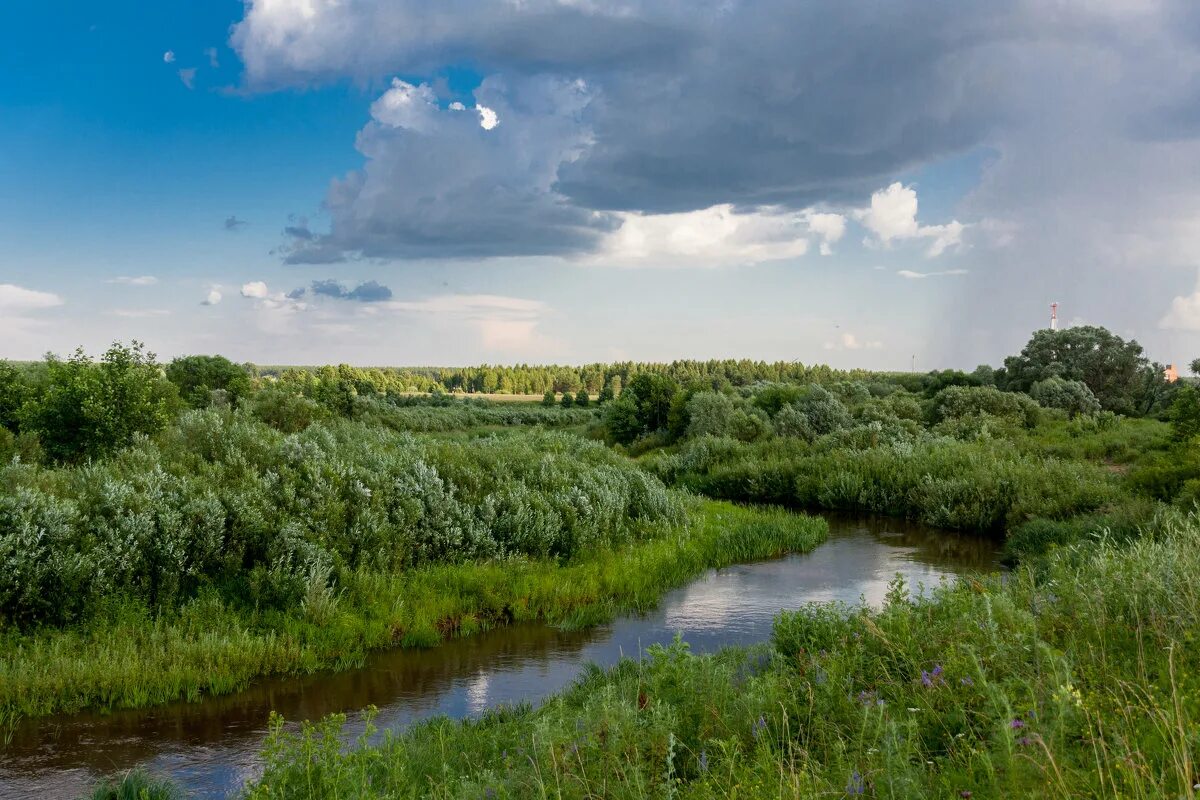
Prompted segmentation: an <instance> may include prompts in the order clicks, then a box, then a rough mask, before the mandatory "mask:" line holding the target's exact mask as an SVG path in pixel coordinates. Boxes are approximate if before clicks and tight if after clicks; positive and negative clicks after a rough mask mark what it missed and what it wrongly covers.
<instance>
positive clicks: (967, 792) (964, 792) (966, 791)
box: [958, 789, 971, 800]
mask: <svg viewBox="0 0 1200 800" xmlns="http://www.w3.org/2000/svg"><path fill="white" fill-rule="evenodd" d="M958 796H959V797H961V798H963V800H970V797H971V790H970V789H963V790H962V791H961V792H959V793H958Z"/></svg>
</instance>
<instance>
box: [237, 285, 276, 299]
mask: <svg viewBox="0 0 1200 800" xmlns="http://www.w3.org/2000/svg"><path fill="white" fill-rule="evenodd" d="M268 294H270V292H269V290H268V289H267V284H266V283H264V282H263V281H250V282H249V283H243V284H242V297H249V298H251V299H254V300H262V299H264V298H265V297H266V296H267V295H268Z"/></svg>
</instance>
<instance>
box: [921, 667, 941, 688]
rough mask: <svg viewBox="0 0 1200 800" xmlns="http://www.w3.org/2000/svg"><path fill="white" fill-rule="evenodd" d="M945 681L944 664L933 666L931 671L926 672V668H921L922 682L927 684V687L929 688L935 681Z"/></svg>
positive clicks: (924, 684)
mask: <svg viewBox="0 0 1200 800" xmlns="http://www.w3.org/2000/svg"><path fill="white" fill-rule="evenodd" d="M943 682H944V679H943V678H942V665H941V664H938V665H936V666H935V667H934V668H933V670H932V671H929V672H926V671H925V670H921V684H922V685H923V686H925V688H927V689H928V688H929V687H930V686H933V685H934V684H935V683H943Z"/></svg>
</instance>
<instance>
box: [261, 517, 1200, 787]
mask: <svg viewBox="0 0 1200 800" xmlns="http://www.w3.org/2000/svg"><path fill="white" fill-rule="evenodd" d="M1198 570H1200V523H1198V522H1197V520H1196V519H1195V518H1194V517H1193V518H1191V519H1188V520H1186V521H1184V520H1182V519H1180V518H1179V517H1178V516H1172V515H1167V516H1166V517H1165V518H1159V519H1158V520H1156V521H1155V523H1154V524H1153V525H1152V526H1151V528H1150V529H1149V530H1147V531H1146V534H1145V535H1144V536H1143V537H1141V538H1139V539H1138V540H1137V541H1135V542H1132V543H1127V544H1123V545H1117V544H1114V543H1112V542H1103V541H1102V542H1098V543H1097V542H1090V543H1086V544H1084V543H1079V544H1076V545H1072V546H1069V547H1065V548H1062V549H1060V550H1058V551H1056V552H1055V554H1054V555H1053V556H1051V557H1049V558H1048V559H1046V560H1044V561H1043V562H1042V563H1041V564H1040V565H1038V566H1036V567H1034V566H1027V567H1024V568H1022V569H1020V570H1019V571H1017V572H1016V573H1014V574H1013V575H1011V576H1010V577H1009V579H1007V580H1004V581H1001V580H999V579H998V578H993V579H988V580H984V581H981V582H977V581H971V582H964V583H962V584H961V585H958V586H956V587H953V588H949V589H943V590H940V591H939V592H937V593H936V594H935V595H934V596H933V597H930V598H926V599H921V598H916V599H908V598H907V597H906V595H905V594H904V593H902V592H900V591H897V592H895V593H893V597H892V598H891V599H890V600H889V602H888V604H887V605H886V606H885V607H884V608H883V609H882V610H879V611H873V612H872V611H848V610H846V609H842V608H837V607H823V606H810V607H808V608H805V609H801V610H799V611H796V612H793V613H787V614H784V615H783V616H782V617H781V618H780V619H779V620H778V621H777V623H776V627H775V634H774V638H773V641H772V642H771V643H770V644H769V645H763V646H760V647H757V648H752V649H748V650H747V649H730V650H726V651H723V652H720V653H718V654H716V655H710V656H693V655H691V654H690V653H689V652H688V651H687V648H686V645H683V644H677V645H675V646H672V647H668V648H657V649H655V650H653V651H652V652H651V654H650V656H649V658H647V659H646V660H645V661H643V662H633V661H626V662H624V663H622V664H620V665H619V666H617V667H615V668H614V669H612V670H610V671H607V672H603V671H599V670H593V671H590V672H588V673H586V674H585V675H583V676H582V677H581V678H580V680H579V682H578V683H577V685H576V686H575V687H574V688H573V689H571V690H569V691H567V692H566V693H564V694H562V695H561V696H559V697H556V698H555V699H553V700H551V701H549V702H547V703H546V704H545V705H544V706H542V707H541V708H539V709H536V710H534V709H530V708H517V709H501V710H496V711H493V712H491V713H489V714H487V715H485V716H484V717H483V718H481V719H478V720H468V721H463V722H453V721H450V720H447V719H437V720H433V721H430V722H427V723H424V724H421V725H418V726H416V727H415V728H413V729H411V730H410V731H408V732H406V733H404V734H402V735H399V736H392V735H387V736H385V738H384V740H383V742H382V743H379V744H375V745H371V746H369V745H366V744H360V745H359V746H357V747H355V748H353V749H351V750H350V751H345V750H344V749H343V748H342V747H341V746H340V744H339V741H340V740H339V726H340V722H341V720H340V719H339V718H337V717H334V718H331V719H328V720H326V721H325V722H324V723H321V724H318V725H309V726H306V727H305V728H304V730H303V732H302V733H300V734H297V735H290V734H285V733H283V732H282V728H277V730H276V733H275V735H274V736H273V737H272V740H271V741H270V742H269V744H268V747H267V751H266V755H267V760H268V764H267V769H266V772H265V775H264V776H263V778H262V780H261V781H260V782H259V783H258V784H257V785H256V786H254V787H252V789H251V790H250V792H249V796H250V797H251V798H254V799H255V800H267V799H268V798H326V797H339V798H369V797H389V798H404V797H414V798H415V797H462V798H477V797H500V798H503V797H551V796H552V797H601V796H602V797H631V798H632V797H639V798H640V797H681V798H684V797H687V798H701V797H735V798H736V797H795V796H805V797H808V796H813V797H819V796H827V797H843V796H850V797H856V796H868V797H889V798H909V797H911V798H918V797H920V798H925V797H959V798H1002V797H1028V796H1038V797H1098V796H1110V797H1129V798H1159V797H1186V798H1194V797H1195V796H1196V793H1197V788H1196V783H1197V769H1198V765H1197V759H1196V753H1197V750H1198V748H1200V648H1198V647H1197V646H1196V645H1197V640H1196V637H1197V631H1198V630H1200V593H1198V590H1197V587H1196V583H1195V581H1194V576H1195V575H1196V574H1197V571H1198Z"/></svg>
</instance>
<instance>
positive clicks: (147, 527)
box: [0, 411, 682, 624]
mask: <svg viewBox="0 0 1200 800" xmlns="http://www.w3.org/2000/svg"><path fill="white" fill-rule="evenodd" d="M681 516H682V510H681V507H680V505H679V501H678V500H677V499H676V498H675V497H674V496H673V495H671V494H669V493H668V491H667V490H666V488H665V487H664V486H663V485H662V483H661V482H659V481H658V480H657V479H655V478H653V477H651V476H650V475H648V474H647V473H645V472H644V471H642V470H640V469H638V468H637V467H636V466H634V465H632V464H630V463H629V462H628V461H626V460H624V459H622V458H621V457H620V456H618V455H616V454H614V453H611V452H609V451H608V450H606V449H605V448H604V447H603V446H601V445H599V444H597V443H593V442H588V441H585V440H583V439H580V438H579V437H575V436H571V435H567V434H557V433H549V432H541V431H531V432H529V433H528V435H525V436H522V437H519V438H517V437H504V438H498V437H488V438H482V439H475V440H472V441H470V442H469V443H468V442H454V441H430V440H421V439H417V438H414V437H413V436H411V435H409V434H405V433H398V432H395V431H392V430H390V429H388V428H386V427H382V426H377V425H369V424H363V423H360V422H351V421H345V420H338V421H333V422H329V423H325V424H313V425H311V426H309V427H308V428H306V429H305V430H304V431H302V432H299V433H295V434H284V433H282V432H280V431H277V430H275V429H273V428H271V427H269V426H267V425H265V424H263V423H261V422H258V421H257V420H255V419H253V418H252V417H251V416H249V415H248V414H241V413H233V414H230V413H228V412H217V411H193V412H189V413H187V414H185V415H183V416H182V417H181V418H180V419H179V421H178V422H177V423H176V424H175V425H174V426H173V427H171V428H170V429H168V430H167V431H165V432H164V433H163V434H161V435H160V436H158V437H156V438H155V439H154V440H149V439H145V438H142V439H140V440H138V441H137V442H136V443H135V445H134V446H132V447H130V448H128V449H127V450H125V451H122V452H121V453H119V454H117V455H116V456H114V457H113V458H111V459H108V460H105V461H102V462H94V463H91V464H86V465H82V466H78V467H64V468H57V469H52V468H39V467H36V466H32V465H23V464H20V463H10V464H9V465H7V466H5V467H3V468H0V615H3V617H5V618H7V619H8V620H10V621H13V622H17V623H20V624H27V623H37V622H48V623H60V624H61V623H65V622H70V621H72V620H77V619H80V618H84V617H86V616H87V615H88V613H89V612H90V611H91V610H92V609H93V608H94V607H95V606H96V604H97V603H99V602H100V601H102V600H103V599H104V598H107V597H116V596H121V597H125V598H129V599H135V600H139V601H142V602H145V603H146V604H147V605H149V606H150V607H152V608H155V607H159V606H164V605H171V604H175V603H178V602H179V601H180V600H183V599H186V598H187V597H190V596H193V595H194V594H195V593H196V591H197V590H199V589H200V588H202V587H204V586H214V587H217V588H219V589H220V590H221V591H222V592H224V593H225V594H226V596H228V597H231V598H235V599H240V600H242V601H244V602H247V603H250V604H253V605H256V606H257V605H267V606H285V605H291V604H295V603H298V602H299V601H300V600H301V598H303V597H304V596H306V594H309V593H310V592H312V591H313V586H314V584H315V585H316V589H317V590H318V591H319V590H320V589H321V588H323V587H325V586H327V585H329V584H331V583H335V582H336V581H337V579H338V576H339V574H340V573H342V572H344V571H346V570H355V569H360V568H361V569H368V570H373V571H381V572H391V571H398V570H403V569H406V568H410V567H413V566H416V565H421V564H428V563H434V562H459V561H464V560H468V559H488V558H504V557H508V556H513V555H521V556H531V557H540V558H547V557H548V558H570V557H571V556H572V555H574V554H575V553H578V552H580V551H581V550H583V549H586V548H589V547H594V546H601V545H611V544H615V543H619V542H621V541H625V540H628V539H630V538H632V537H635V536H636V535H637V534H638V531H639V526H640V525H641V524H642V523H645V522H664V521H665V522H671V521H678V520H679V519H680V518H681Z"/></svg>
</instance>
